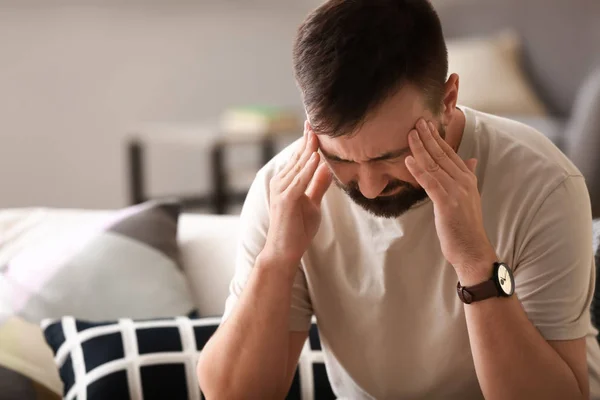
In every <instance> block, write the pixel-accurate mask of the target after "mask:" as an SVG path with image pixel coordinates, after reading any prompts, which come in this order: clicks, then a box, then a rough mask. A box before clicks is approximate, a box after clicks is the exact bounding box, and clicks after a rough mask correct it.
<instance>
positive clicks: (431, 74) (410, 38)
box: [294, 0, 458, 217]
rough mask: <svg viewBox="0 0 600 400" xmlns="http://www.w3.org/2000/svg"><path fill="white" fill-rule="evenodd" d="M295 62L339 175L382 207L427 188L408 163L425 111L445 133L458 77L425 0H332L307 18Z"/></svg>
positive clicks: (372, 206) (401, 207) (414, 198)
mask: <svg viewBox="0 0 600 400" xmlns="http://www.w3.org/2000/svg"><path fill="white" fill-rule="evenodd" d="M294 72H295V76H296V81H297V84H298V86H299V88H300V90H301V92H302V96H303V100H304V105H305V108H306V112H307V116H308V119H309V122H310V126H311V129H312V130H313V131H314V132H315V133H316V134H317V135H318V136H319V142H320V148H321V152H322V153H323V155H324V156H325V159H326V160H327V162H328V163H329V165H330V168H331V169H332V171H333V173H334V176H335V180H336V183H337V184H338V186H340V187H341V188H343V189H344V190H345V191H346V193H348V195H350V197H351V198H352V199H353V200H354V201H355V202H357V203H358V204H360V205H361V206H363V207H364V208H365V209H367V210H368V211H370V212H372V213H374V214H375V215H378V216H383V217H396V216H398V215H400V214H402V213H403V212H405V211H406V210H408V209H409V208H410V207H411V206H412V205H414V204H416V203H417V202H419V201H421V200H424V199H425V198H427V195H426V193H425V192H424V190H423V189H422V188H420V187H418V185H417V183H416V181H415V180H414V178H413V177H412V176H411V174H410V173H409V172H408V170H407V168H406V166H405V165H404V159H405V156H406V155H408V154H410V149H409V147H408V133H409V131H410V130H411V129H413V128H414V126H415V123H416V122H417V120H418V119H419V118H425V119H427V120H434V121H435V122H436V125H437V127H438V129H439V130H440V133H441V134H442V136H443V135H444V126H445V125H446V123H447V122H448V121H447V119H448V118H450V115H451V111H452V110H453V109H454V105H455V102H456V96H457V91H458V77H457V76H456V75H453V76H451V77H450V79H448V81H446V75H447V74H448V60H447V51H446V44H445V42H444V38H443V35H442V28H441V24H440V21H439V18H438V16H437V14H436V12H435V10H434V9H433V7H432V6H431V4H430V3H429V2H428V1H427V0H329V1H328V2H327V3H325V4H324V5H322V6H321V7H320V8H318V9H317V10H315V11H314V12H313V13H312V14H311V15H310V16H309V17H308V18H307V19H306V21H305V22H304V23H303V24H302V25H301V26H300V28H299V31H298V36H297V38H296V42H295V45H294Z"/></svg>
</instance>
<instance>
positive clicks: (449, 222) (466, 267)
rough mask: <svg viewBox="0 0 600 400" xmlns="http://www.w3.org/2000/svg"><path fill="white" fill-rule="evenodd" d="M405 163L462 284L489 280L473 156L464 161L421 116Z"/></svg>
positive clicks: (491, 255)
mask: <svg viewBox="0 0 600 400" xmlns="http://www.w3.org/2000/svg"><path fill="white" fill-rule="evenodd" d="M409 145H410V148H411V151H412V155H411V156H408V157H407V158H406V166H407V168H408V170H409V171H410V173H411V174H412V175H413V176H414V177H415V179H416V180H417V182H418V183H419V185H421V187H423V189H425V191H426V192H427V194H428V195H429V198H430V199H431V200H432V201H433V209H434V214H435V227H436V230H437V234H438V237H439V239H440V244H441V248H442V252H443V254H444V257H445V258H446V260H447V261H448V262H449V263H450V264H452V265H453V266H454V269H455V270H456V273H457V274H458V277H459V280H460V282H461V284H462V285H463V286H470V285H473V284H477V283H480V282H483V281H484V280H487V279H489V278H490V276H491V274H492V268H493V263H494V262H495V261H497V256H496V254H495V250H494V248H493V247H492V245H491V244H490V241H489V239H488V237H487V234H486V233H485V228H484V226H483V217H482V212H481V197H480V195H479V189H478V187H477V177H476V176H475V167H476V165H477V160H476V159H469V160H467V161H466V162H465V161H463V160H462V159H461V158H460V157H459V155H458V154H456V152H455V151H454V150H453V149H452V147H450V145H449V144H448V143H447V142H446V141H445V140H444V139H443V138H442V137H441V136H440V134H439V132H438V130H437V129H436V128H435V126H434V125H433V123H432V122H426V121H425V120H423V119H421V120H419V121H418V122H417V126H416V129H413V130H412V131H411V132H410V133H409Z"/></svg>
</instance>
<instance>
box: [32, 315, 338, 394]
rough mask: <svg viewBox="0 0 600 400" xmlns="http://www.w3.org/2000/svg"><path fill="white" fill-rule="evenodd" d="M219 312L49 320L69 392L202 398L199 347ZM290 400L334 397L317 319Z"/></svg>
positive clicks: (47, 327)
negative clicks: (194, 315) (92, 320)
mask: <svg viewBox="0 0 600 400" xmlns="http://www.w3.org/2000/svg"><path fill="white" fill-rule="evenodd" d="M219 323H220V318H197V319H196V318H188V317H176V318H172V319H160V320H143V321H141V320H140V321H134V320H131V319H120V320H118V321H116V322H115V321H113V322H107V323H90V322H85V321H81V320H77V319H75V318H72V317H64V318H62V319H60V320H45V321H43V322H42V328H43V330H44V336H45V338H46V341H47V342H48V344H49V345H50V347H51V348H52V350H53V351H54V355H55V357H54V360H55V362H56V365H57V366H58V368H59V372H60V377H61V379H62V381H63V383H64V398H65V399H66V400H74V399H76V400H84V399H86V400H96V399H111V400H121V399H123V400H138V399H143V400H153V399H170V400H200V399H203V396H202V393H201V391H200V388H199V387H198V384H197V379H196V363H197V361H198V356H199V353H200V351H202V349H203V347H204V345H205V344H206V342H207V341H208V339H209V338H210V337H211V336H212V334H213V333H214V332H215V331H216V330H217V327H218V325H219ZM287 399H290V400H295V399H298V400H312V399H315V400H324V399H335V396H334V395H333V393H332V391H331V388H330V386H329V381H328V379H327V373H326V371H325V367H324V364H323V356H322V354H321V346H320V342H319V337H318V331H317V327H316V325H315V324H313V327H312V329H311V332H310V338H309V340H307V343H306V344H305V347H304V349H303V351H302V356H301V358H300V363H299V366H298V369H297V371H296V375H295V377H294V382H293V384H292V387H291V389H290V392H289V394H288V396H287Z"/></svg>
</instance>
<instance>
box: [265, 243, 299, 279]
mask: <svg viewBox="0 0 600 400" xmlns="http://www.w3.org/2000/svg"><path fill="white" fill-rule="evenodd" d="M298 265H300V259H295V258H294V259H292V258H286V257H282V256H280V255H277V254H275V253H271V252H269V251H267V250H266V249H265V250H263V251H261V252H260V253H259V255H258V257H257V258H256V267H257V268H260V269H261V270H265V271H268V273H270V274H273V273H274V274H282V275H283V277H284V278H286V279H287V280H289V281H293V280H294V277H295V276H296V273H297V271H298Z"/></svg>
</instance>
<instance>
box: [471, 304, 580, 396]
mask: <svg viewBox="0 0 600 400" xmlns="http://www.w3.org/2000/svg"><path fill="white" fill-rule="evenodd" d="M464 307H465V316H466V320H467V328H468V331H469V340H470V343H471V351H472V353H473V360H474V363H475V370H476V372H477V378H478V380H479V384H480V386H481V389H482V391H483V394H484V396H485V398H486V399H487V400H493V399H511V400H513V399H583V398H584V395H583V394H582V391H581V390H580V388H579V385H578V383H577V380H576V378H575V374H574V373H573V371H572V370H571V369H570V368H569V366H568V365H567V363H566V362H565V361H563V359H562V358H561V357H560V356H559V355H558V353H557V352H556V351H554V349H553V348H552V347H551V346H550V345H549V344H548V342H547V341H546V340H545V339H544V338H543V337H542V335H541V334H540V332H539V331H538V330H537V329H536V328H535V326H534V325H533V324H532V323H531V321H529V319H528V318H527V314H526V313H525V311H524V310H523V307H522V306H521V303H520V302H519V300H518V298H517V296H516V295H513V296H512V297H510V298H491V299H487V300H484V301H481V302H477V303H472V304H469V305H465V306H464Z"/></svg>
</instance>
